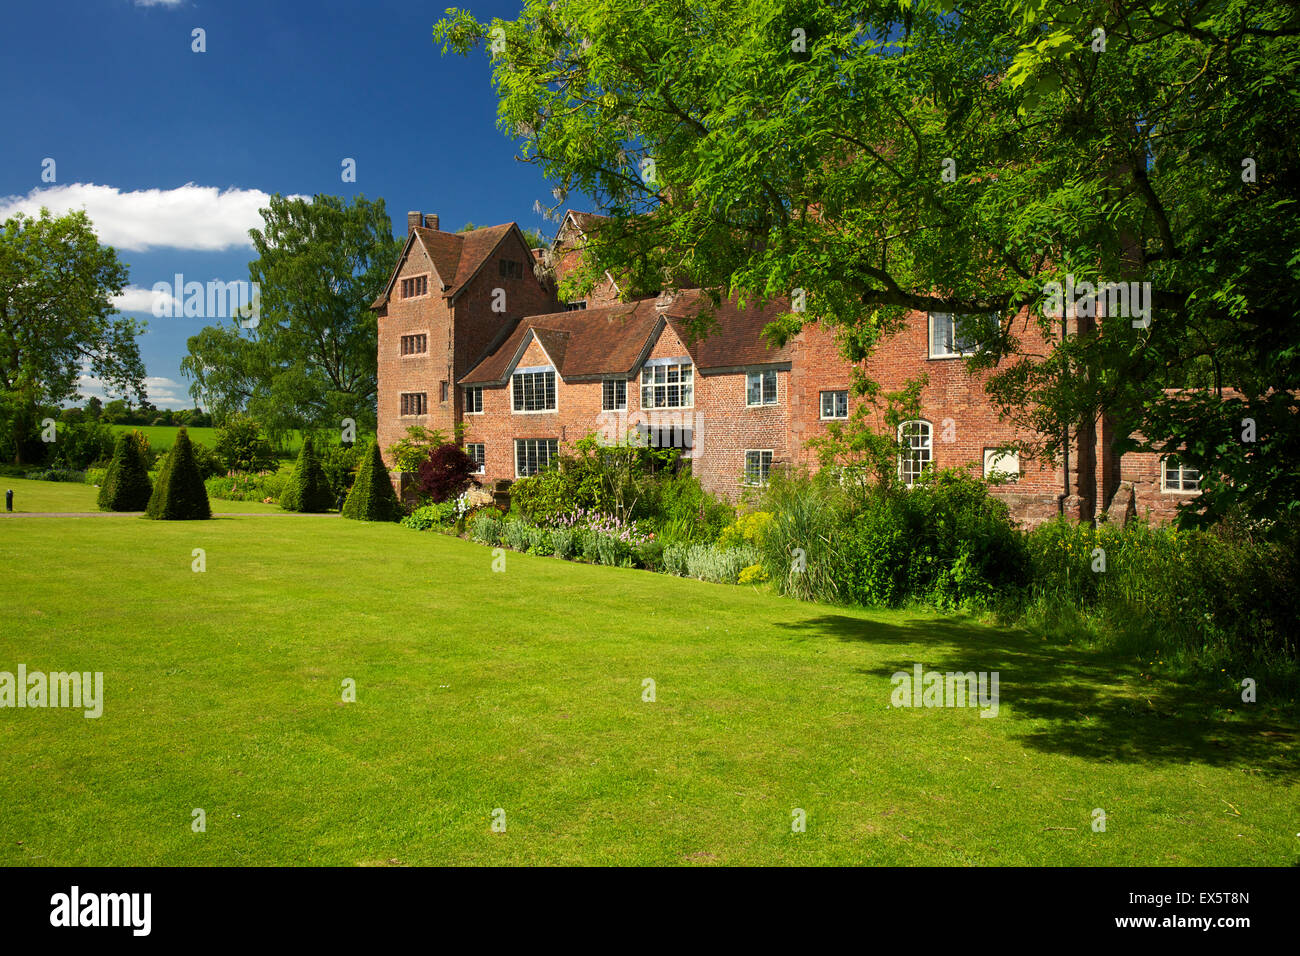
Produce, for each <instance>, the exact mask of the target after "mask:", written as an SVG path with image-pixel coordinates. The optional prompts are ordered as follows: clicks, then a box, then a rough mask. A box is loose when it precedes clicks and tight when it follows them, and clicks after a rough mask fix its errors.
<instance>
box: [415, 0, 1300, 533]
mask: <svg viewBox="0 0 1300 956" xmlns="http://www.w3.org/2000/svg"><path fill="white" fill-rule="evenodd" d="M434 40H435V42H436V43H440V44H441V46H442V48H443V50H444V52H446V51H447V50H448V49H451V50H455V51H457V52H460V53H468V52H469V51H471V50H472V49H474V48H475V47H478V46H480V45H481V46H484V47H485V48H486V49H487V51H488V52H489V54H490V56H491V57H492V65H493V71H494V81H495V84H496V86H497V90H498V93H499V99H500V101H499V106H498V116H499V122H500V126H501V127H502V129H503V130H504V131H505V132H506V133H507V134H508V135H509V136H511V137H512V138H513V139H515V140H516V142H517V143H518V145H519V150H520V153H521V158H523V159H524V160H526V161H528V162H531V163H535V164H537V165H538V166H540V167H541V169H542V171H543V172H544V173H545V175H546V176H547V177H548V178H550V179H552V180H554V181H556V182H558V183H559V188H558V190H557V196H558V198H559V199H560V201H563V199H564V197H565V196H566V195H567V193H568V192H569V191H581V192H582V193H584V194H585V195H587V196H590V197H592V198H593V199H594V200H595V201H596V203H597V204H598V206H599V207H600V208H601V209H603V210H604V211H606V212H608V213H609V214H610V218H609V219H607V220H605V221H604V222H602V223H599V224H596V225H593V226H592V228H591V229H590V230H588V243H587V248H586V254H585V257H584V262H583V266H584V268H583V270H582V272H581V273H580V274H579V275H578V277H577V278H576V279H575V280H574V281H573V283H571V285H572V289H571V290H569V291H566V292H564V293H563V294H565V295H568V294H573V293H577V292H580V291H581V289H582V288H584V287H588V288H589V287H590V286H591V285H592V284H593V283H594V282H596V281H598V280H599V278H600V277H602V276H603V275H604V274H605V272H606V271H607V270H608V271H610V272H611V273H612V274H615V275H620V276H624V277H627V280H628V281H627V282H626V283H625V284H627V285H630V286H631V287H634V288H638V289H645V290H655V289H660V288H671V287H673V286H674V285H686V284H693V285H699V286H701V287H706V288H715V289H719V290H738V291H740V292H741V293H742V294H743V296H744V297H746V298H759V299H761V298H765V297H773V296H778V295H793V294H794V293H795V292H796V290H802V295H801V296H800V298H803V299H804V301H805V302H806V311H796V312H792V313H791V314H789V315H788V316H786V317H784V319H782V320H780V321H778V322H777V323H774V325H773V326H772V327H771V328H770V330H769V332H770V334H771V335H772V337H773V338H774V339H778V340H779V339H781V338H784V337H786V336H789V335H791V334H793V333H794V332H796V331H797V330H798V329H799V328H800V327H801V325H802V324H803V323H804V322H806V321H809V320H816V321H819V322H822V323H825V324H827V325H830V326H838V327H841V328H842V329H844V330H845V332H846V335H845V345H846V352H847V354H848V356H849V357H850V358H853V359H858V358H861V357H863V356H864V355H866V354H867V353H868V352H869V351H870V349H871V348H873V347H874V346H875V345H876V343H877V342H878V341H879V340H880V339H881V337H882V336H885V335H888V334H890V333H892V332H894V331H896V330H897V329H898V328H899V326H900V323H901V322H902V321H903V319H904V318H905V316H906V314H907V313H908V311H909V310H921V311H926V310H933V311H941V312H950V313H956V314H959V315H963V316H969V317H970V318H969V319H968V320H966V321H967V323H968V326H969V331H970V332H971V333H972V334H973V335H974V337H975V338H977V339H978V340H979V342H980V346H981V347H980V348H979V350H978V351H977V352H976V354H975V355H974V356H972V357H971V358H970V359H969V363H970V365H971V367H972V369H973V370H979V369H993V370H994V371H993V374H992V377H991V380H990V384H989V389H990V394H991V396H992V398H993V400H994V401H995V402H996V403H997V405H998V406H999V408H1000V409H1001V410H1002V411H1003V412H1004V413H1005V414H1006V415H1007V417H1008V418H1009V419H1010V420H1012V421H1014V422H1016V423H1017V424H1021V425H1024V426H1026V427H1028V428H1031V429H1032V430H1033V431H1034V432H1035V433H1036V434H1037V436H1038V438H1037V440H1036V441H1035V442H1034V443H1033V444H1032V446H1031V447H1030V448H1028V449H1026V450H1027V451H1029V452H1032V453H1037V454H1041V455H1043V456H1047V457H1052V456H1055V455H1056V454H1057V453H1059V452H1060V451H1061V450H1062V448H1063V447H1065V443H1066V442H1067V441H1070V440H1072V439H1071V436H1072V435H1075V434H1077V433H1078V432H1079V430H1081V429H1082V430H1084V431H1085V433H1087V430H1089V429H1091V428H1093V427H1095V426H1097V425H1098V424H1099V423H1100V422H1101V421H1102V420H1103V418H1105V417H1108V418H1109V419H1110V421H1111V423H1112V424H1113V428H1114V432H1115V433H1116V434H1118V435H1120V436H1122V437H1123V438H1124V446H1123V447H1126V448H1148V449H1152V450H1157V451H1165V450H1170V451H1178V452H1180V453H1181V454H1182V455H1183V457H1184V460H1185V461H1186V462H1187V463H1189V464H1192V465H1194V466H1196V467H1199V468H1200V469H1201V471H1202V474H1203V475H1204V476H1205V481H1204V485H1203V487H1204V488H1205V489H1206V494H1205V495H1203V496H1202V497H1201V498H1200V499H1198V502H1197V505H1196V506H1197V507H1198V508H1200V509H1201V510H1202V512H1203V515H1204V517H1206V518H1212V517H1216V516H1218V515H1220V514H1222V513H1223V512H1224V511H1225V510H1228V509H1230V508H1231V507H1233V506H1241V507H1246V508H1248V509H1250V510H1253V511H1254V513H1256V514H1257V515H1260V516H1264V517H1273V516H1275V515H1277V514H1279V513H1283V514H1285V513H1287V512H1290V513H1293V514H1296V513H1300V470H1298V469H1295V468H1288V467H1287V466H1286V462H1288V461H1290V462H1294V461H1295V460H1296V452H1297V450H1298V446H1300V414H1298V413H1300V404H1298V400H1297V397H1296V395H1297V392H1298V391H1300V344H1298V343H1300V335H1297V331H1298V324H1300V320H1298V319H1297V315H1300V301H1298V299H1300V283H1298V282H1297V279H1300V216H1297V209H1298V208H1300V207H1298V206H1297V200H1298V199H1300V196H1298V195H1297V191H1298V190H1300V168H1297V167H1298V166H1300V150H1298V149H1297V148H1296V136H1297V130H1298V129H1300V97H1297V94H1296V90H1298V89H1300V10H1298V8H1297V7H1295V6H1294V5H1272V4H1259V3H1254V2H1250V0H1200V2H1196V3H1186V2H1182V0H1144V2H1133V0H1106V2H1101V0H1093V2H1083V3H1066V4H1055V3H1050V4H1049V3H1043V2H1041V0H972V2H960V0H957V2H952V0H915V2H910V3H899V2H896V0H879V2H848V3H840V4H821V3H816V2H812V0H794V2H787V0H698V2H689V3H688V2H685V0H648V2H643V0H526V2H525V3H524V6H523V10H522V12H521V14H520V16H519V18H518V19H516V20H514V21H500V20H494V21H491V22H490V23H480V22H478V21H476V20H475V19H474V17H473V16H471V15H470V14H469V13H467V12H465V11H460V10H454V9H453V10H449V11H448V13H447V16H446V17H445V18H444V19H443V20H441V21H440V22H439V23H437V24H436V25H435V27H434ZM1070 277H1073V279H1074V280H1075V281H1076V282H1085V281H1087V282H1092V283H1110V282H1137V283H1150V289H1151V299H1150V301H1151V302H1152V303H1153V310H1152V313H1151V321H1150V322H1149V324H1145V325H1142V324H1139V325H1138V326H1136V327H1135V326H1134V324H1133V322H1132V321H1130V317H1129V316H1112V318H1109V319H1106V320H1103V321H1100V322H1091V321H1090V322H1082V323H1080V327H1078V328H1075V327H1074V326H1073V325H1071V326H1070V327H1068V328H1064V329H1063V328H1062V323H1061V322H1060V321H1059V320H1058V319H1056V318H1055V317H1054V316H1052V315H1051V314H1050V313H1051V308H1050V305H1049V303H1050V299H1051V292H1050V290H1051V283H1053V282H1058V283H1061V284H1062V285H1064V284H1065V283H1066V282H1067V280H1068V279H1069V278H1070ZM706 321H707V317H706ZM1028 333H1034V334H1028ZM1039 336H1043V337H1045V338H1046V341H1047V343H1048V352H1047V354H1046V355H1045V354H1043V353H1042V349H1041V347H1039V346H1037V345H1036V344H1035V340H1036V339H1038V338H1039ZM1189 388H1209V389H1212V390H1216V391H1217V390H1220V389H1222V390H1224V391H1223V392H1222V395H1223V396H1227V397H1234V402H1227V403H1225V402H1219V401H1187V400H1186V397H1187V395H1186V392H1185V391H1182V390H1186V389H1189ZM1228 389H1236V390H1237V392H1235V393H1233V392H1230V391H1227V390H1228ZM1216 397H1219V396H1216ZM1243 419H1251V420H1253V421H1254V422H1255V424H1256V427H1257V429H1258V438H1257V441H1256V442H1255V443H1253V444H1252V443H1243V442H1242V440H1241V437H1240V436H1241V435H1242V433H1243V423H1242V420H1243ZM1129 436H1132V437H1129ZM1282 456H1285V457H1282Z"/></svg>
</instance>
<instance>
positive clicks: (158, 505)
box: [145, 428, 212, 521]
mask: <svg viewBox="0 0 1300 956" xmlns="http://www.w3.org/2000/svg"><path fill="white" fill-rule="evenodd" d="M145 514H147V515H148V516H149V517H150V518H155V519H157V520H160V521H203V520H205V519H208V518H211V517H212V506H211V505H210V504H208V492H207V489H206V488H204V486H203V477H202V476H201V475H200V474H199V467H198V464H197V463H196V462H195V461H194V448H193V446H192V445H191V444H190V436H189V435H188V434H187V433H186V431H185V429H184V428H182V429H181V430H180V431H178V432H177V433H176V442H175V444H173V445H172V450H171V452H170V453H169V454H168V455H167V458H166V459H165V460H164V462H163V465H162V468H161V469H159V471H158V483H157V484H155V485H154V489H153V495H152V497H150V499H149V505H148V507H147V508H145Z"/></svg>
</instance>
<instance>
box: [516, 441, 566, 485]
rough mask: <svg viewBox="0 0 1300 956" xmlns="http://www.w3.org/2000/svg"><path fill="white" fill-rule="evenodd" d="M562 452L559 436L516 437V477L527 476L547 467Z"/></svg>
mask: <svg viewBox="0 0 1300 956" xmlns="http://www.w3.org/2000/svg"><path fill="white" fill-rule="evenodd" d="M559 454H560V441H559V439H558V438H516V439H515V477H516V478H527V477H528V476H529V475H535V474H537V473H538V472H539V471H541V470H542V469H543V468H546V467H547V466H548V465H550V463H551V462H552V461H554V460H555V459H556V458H557V457H559Z"/></svg>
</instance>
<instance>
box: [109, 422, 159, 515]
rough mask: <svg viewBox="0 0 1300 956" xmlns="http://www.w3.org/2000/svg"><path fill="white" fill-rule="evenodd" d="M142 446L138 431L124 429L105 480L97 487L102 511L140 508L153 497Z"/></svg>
mask: <svg viewBox="0 0 1300 956" xmlns="http://www.w3.org/2000/svg"><path fill="white" fill-rule="evenodd" d="M152 493H153V487H152V486H151V485H150V484H149V468H148V466H147V465H145V463H144V445H143V444H142V443H141V441H140V435H139V433H137V432H134V431H130V432H123V433H122V434H120V435H118V436H117V443H116V445H114V447H113V460H112V461H110V462H109V463H108V471H107V472H106V473H105V475H104V483H103V484H102V485H100V486H99V507H100V510H101V511H143V510H144V509H145V507H146V506H147V505H148V504H149V499H150V497H152Z"/></svg>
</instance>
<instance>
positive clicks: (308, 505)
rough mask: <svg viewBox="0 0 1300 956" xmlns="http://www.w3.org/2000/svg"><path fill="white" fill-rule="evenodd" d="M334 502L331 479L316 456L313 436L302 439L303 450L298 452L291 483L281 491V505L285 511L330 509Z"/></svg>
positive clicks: (290, 477) (290, 478)
mask: <svg viewBox="0 0 1300 956" xmlns="http://www.w3.org/2000/svg"><path fill="white" fill-rule="evenodd" d="M333 504H334V493H333V492H332V491H330V482H329V479H328V478H326V477H325V469H324V468H322V467H321V465H320V462H319V461H318V460H317V458H316V450H315V448H314V447H313V446H312V443H311V436H310V435H306V436H304V437H303V440H302V451H300V452H299V453H298V464H296V465H295V466H294V469H293V474H292V475H290V476H289V483H288V484H287V485H285V486H284V491H282V492H280V507H281V508H283V509H284V510H285V511H309V512H321V511H329V510H330V507H331V506H332V505H333Z"/></svg>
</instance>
